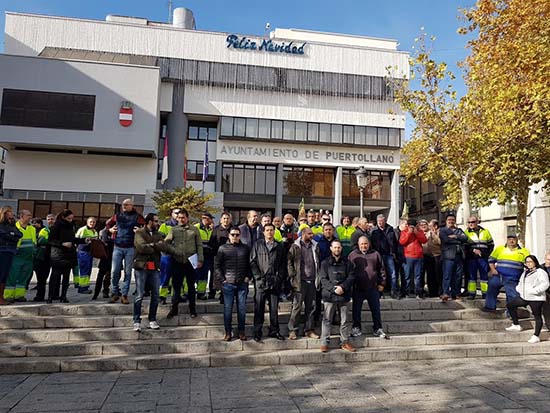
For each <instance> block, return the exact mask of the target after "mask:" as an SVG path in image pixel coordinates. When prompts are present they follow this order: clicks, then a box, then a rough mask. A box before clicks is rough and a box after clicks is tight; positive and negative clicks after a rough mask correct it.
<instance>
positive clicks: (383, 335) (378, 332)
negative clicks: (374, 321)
mask: <svg viewBox="0 0 550 413" xmlns="http://www.w3.org/2000/svg"><path fill="white" fill-rule="evenodd" d="M372 335H373V336H374V337H380V338H386V333H384V330H382V329H381V328H379V329H378V330H376V331H374V332H373V333H372Z"/></svg>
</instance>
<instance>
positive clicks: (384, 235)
mask: <svg viewBox="0 0 550 413" xmlns="http://www.w3.org/2000/svg"><path fill="white" fill-rule="evenodd" d="M370 240H371V243H372V248H373V249H375V250H376V251H378V252H379V253H380V254H381V255H393V254H397V249H398V247H397V246H398V244H399V240H398V239H397V237H396V236H395V230H394V229H393V227H392V226H391V225H388V224H386V226H385V227H384V229H381V228H380V227H376V228H375V229H374V230H373V231H372V232H371V235H370Z"/></svg>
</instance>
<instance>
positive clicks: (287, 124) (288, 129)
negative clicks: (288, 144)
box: [283, 120, 296, 141]
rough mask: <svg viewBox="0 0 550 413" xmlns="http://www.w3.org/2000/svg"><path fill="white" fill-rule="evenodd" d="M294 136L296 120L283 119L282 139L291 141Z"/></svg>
mask: <svg viewBox="0 0 550 413" xmlns="http://www.w3.org/2000/svg"><path fill="white" fill-rule="evenodd" d="M295 138H296V122H293V121H290V120H285V121H284V122H283V139H284V140H285V141H293V140H294V139H295Z"/></svg>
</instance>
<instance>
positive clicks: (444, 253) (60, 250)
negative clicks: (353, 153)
mask: <svg viewBox="0 0 550 413" xmlns="http://www.w3.org/2000/svg"><path fill="white" fill-rule="evenodd" d="M45 220H46V225H45V226H44V225H43V219H41V218H34V219H33V218H32V214H31V212H30V211H27V210H22V211H20V212H19V219H17V220H16V218H15V216H14V213H13V210H12V209H11V208H10V207H8V206H5V207H3V208H1V209H0V305H7V304H10V303H12V302H23V301H26V300H27V299H26V295H27V291H28V289H29V285H30V281H31V279H32V276H33V272H34V273H36V280H37V282H36V295H35V297H34V298H33V300H34V301H36V302H41V301H47V302H48V303H52V302H54V301H59V302H61V303H68V299H67V291H68V288H69V285H70V274H71V272H72V273H73V283H74V286H75V287H76V288H77V289H78V293H80V294H90V295H92V300H97V299H98V297H99V295H100V294H101V292H102V291H103V294H102V297H103V298H105V299H108V300H109V301H110V302H111V303H113V304H115V303H120V304H130V296H129V294H130V288H131V280H132V273H133V274H134V279H135V291H134V293H133V296H134V298H133V306H134V311H133V314H134V316H133V323H134V326H133V328H134V330H135V331H141V328H142V320H141V313H142V302H143V299H144V297H146V296H150V303H149V312H148V321H149V328H151V329H153V330H156V329H159V328H160V326H159V324H158V322H157V309H158V306H159V305H168V299H169V295H171V297H170V310H169V312H168V315H167V317H168V318H172V317H174V316H176V315H177V314H178V311H179V308H180V304H181V303H184V302H188V305H189V314H190V317H192V318H194V317H197V310H196V300H197V299H198V300H208V299H211V300H214V299H217V300H219V301H220V303H222V304H223V305H224V328H225V335H224V337H223V339H224V340H225V341H230V340H232V339H233V338H234V335H233V333H234V331H233V326H232V314H233V306H234V304H235V303H236V307H237V320H238V322H237V324H238V325H237V333H238V338H239V339H240V340H247V336H246V334H245V324H246V299H247V296H248V293H249V286H250V285H251V284H252V285H253V287H254V289H253V293H254V320H253V326H254V327H253V339H254V340H256V341H258V342H260V341H261V340H262V339H263V333H264V328H263V325H264V319H265V308H266V304H267V305H268V309H269V328H268V334H267V336H268V337H272V338H275V339H278V340H284V339H285V338H288V339H289V340H297V339H298V337H299V332H300V331H303V332H304V335H305V336H306V337H309V338H315V339H319V338H320V339H321V351H323V352H327V351H328V350H329V347H328V344H329V337H330V330H331V326H332V324H333V323H334V318H335V314H338V317H337V318H339V324H340V344H341V347H342V348H343V349H344V350H347V351H351V352H353V351H355V348H354V347H353V345H352V344H351V343H350V340H349V338H350V337H357V336H360V335H362V320H361V312H362V307H363V303H364V301H365V300H366V301H367V303H368V306H369V309H370V311H371V313H372V321H373V330H372V331H373V334H374V336H376V337H382V338H388V336H387V334H386V333H385V332H384V330H383V325H382V317H381V310H380V300H381V299H382V298H384V297H385V296H386V297H391V298H393V299H406V298H412V299H418V300H423V299H425V297H439V299H440V300H441V301H442V302H447V301H449V300H461V299H469V300H475V299H478V298H481V299H484V300H485V305H484V307H483V311H486V312H494V311H496V304H497V296H498V294H499V292H500V290H501V288H502V287H504V290H505V293H506V307H507V311H508V314H509V316H510V318H511V319H512V322H513V324H512V325H511V326H510V327H508V328H507V330H508V331H521V329H522V327H521V325H520V324H519V322H518V314H517V308H518V307H526V306H528V307H530V308H531V310H532V312H533V315H534V318H535V323H536V324H535V331H534V334H533V336H532V337H531V338H530V339H529V342H531V343H536V342H539V341H540V332H541V329H542V325H543V315H544V317H545V321H547V323H548V322H550V302H549V299H548V297H549V296H550V295H549V294H548V293H547V291H548V289H549V287H550V282H549V278H548V271H550V254H547V255H546V256H545V262H544V265H540V264H539V261H538V260H537V258H536V257H535V256H533V255H530V253H529V251H527V249H525V248H523V247H521V246H519V245H518V240H517V237H516V236H515V235H509V236H508V238H507V241H506V244H505V245H501V246H497V247H496V248H495V246H494V242H493V239H492V236H491V234H490V232H489V231H488V230H487V229H485V228H483V227H482V226H481V225H479V220H478V219H477V218H476V217H470V218H468V220H467V228H466V229H465V230H462V229H460V228H459V227H457V225H456V217H455V216H454V215H452V214H449V215H447V217H446V219H445V225H444V226H442V227H441V228H440V226H439V223H438V221H437V220H432V221H430V222H428V221H425V220H420V221H418V222H417V221H415V220H412V219H409V220H405V219H402V220H400V222H399V226H398V227H397V228H394V227H392V226H391V225H389V224H388V223H387V222H386V217H385V216H384V215H382V214H381V215H378V216H377V217H376V222H369V221H368V220H367V219H366V218H353V219H352V218H351V217H349V216H344V217H343V218H342V220H341V222H340V223H339V225H337V226H335V225H334V223H332V222H331V221H332V216H331V215H330V214H329V213H321V212H315V211H313V210H310V211H308V212H307V213H305V214H302V215H300V216H298V218H297V219H296V218H295V217H294V216H293V215H291V214H286V215H284V216H283V217H282V218H281V217H274V218H272V217H271V215H270V214H262V215H259V214H258V213H257V212H256V211H253V210H251V211H249V212H248V214H247V218H246V222H244V223H243V224H241V225H235V224H234V223H233V220H232V216H231V214H229V213H228V212H224V213H222V214H221V217H220V219H219V223H218V224H217V225H214V218H213V216H212V215H211V214H209V213H203V214H202V217H201V220H200V222H199V223H196V224H191V223H190V219H189V213H188V211H187V210H186V209H185V208H183V207H182V208H175V209H173V210H172V211H171V217H170V219H169V220H167V221H166V222H164V223H162V224H161V223H160V221H159V217H158V215H157V214H155V213H149V214H147V216H145V217H143V216H142V215H141V214H140V213H138V212H137V211H136V209H135V208H134V205H133V202H132V201H131V200H130V199H126V200H124V201H123V203H122V208H121V211H120V212H119V213H117V214H115V215H114V216H113V217H111V218H110V219H109V220H108V221H107V222H105V227H104V228H103V229H102V230H101V231H97V229H96V226H97V219H96V218H94V217H89V218H88V219H87V221H86V225H85V226H83V227H81V228H79V229H77V230H76V231H75V228H74V225H73V224H74V223H73V220H74V214H73V213H72V212H71V211H70V210H63V211H62V212H60V213H59V214H57V215H53V214H49V215H48V216H47V217H46V219H45ZM94 258H95V259H98V260H99V265H98V273H97V279H96V283H95V286H94V289H93V291H92V289H91V288H90V275H91V273H92V267H93V263H94ZM122 274H124V276H123V278H122V280H121V275H122ZM48 280H49V288H48V295H47V297H46V285H47V284H48ZM281 300H289V301H291V302H292V310H291V313H290V318H289V321H288V337H285V336H283V335H282V334H281V330H280V327H279V303H280V301H281ZM302 312H303V314H304V316H303V320H302V321H303V329H300V326H299V324H300V321H301V318H300V315H301V314H302ZM319 325H320V327H321V328H320V331H319V330H317V331H316V328H318V327H319ZM319 332H320V334H318V333H319Z"/></svg>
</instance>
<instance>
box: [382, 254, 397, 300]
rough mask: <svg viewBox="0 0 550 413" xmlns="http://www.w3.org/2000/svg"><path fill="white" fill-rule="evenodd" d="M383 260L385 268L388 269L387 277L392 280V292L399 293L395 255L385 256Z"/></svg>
mask: <svg viewBox="0 0 550 413" xmlns="http://www.w3.org/2000/svg"><path fill="white" fill-rule="evenodd" d="M382 259H383V260H384V266H385V267H386V277H388V278H389V279H390V280H391V291H392V292H395V293H396V292H397V291H398V290H399V286H398V283H397V271H396V270H395V260H394V258H393V255H383V256H382Z"/></svg>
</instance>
